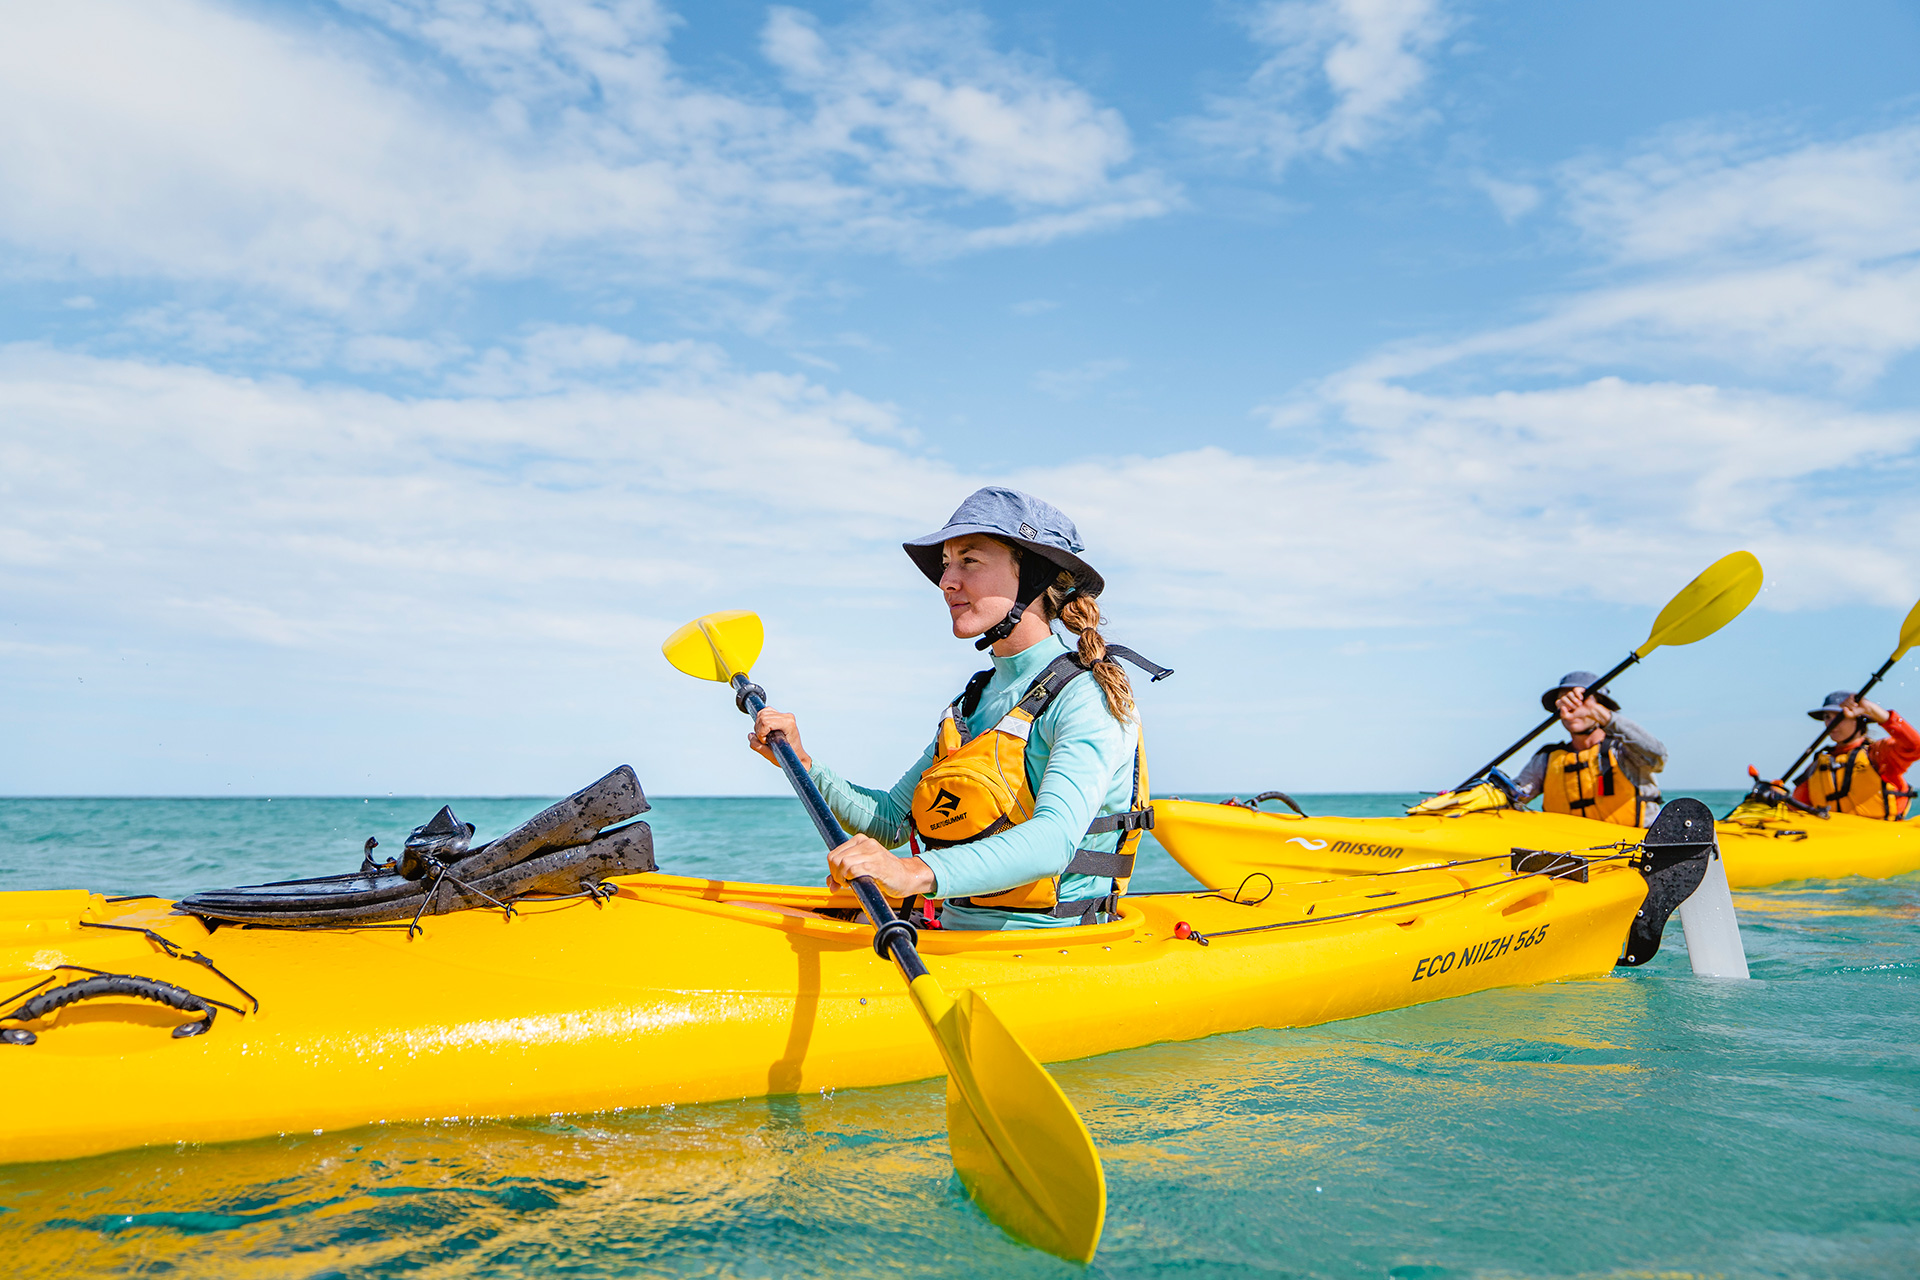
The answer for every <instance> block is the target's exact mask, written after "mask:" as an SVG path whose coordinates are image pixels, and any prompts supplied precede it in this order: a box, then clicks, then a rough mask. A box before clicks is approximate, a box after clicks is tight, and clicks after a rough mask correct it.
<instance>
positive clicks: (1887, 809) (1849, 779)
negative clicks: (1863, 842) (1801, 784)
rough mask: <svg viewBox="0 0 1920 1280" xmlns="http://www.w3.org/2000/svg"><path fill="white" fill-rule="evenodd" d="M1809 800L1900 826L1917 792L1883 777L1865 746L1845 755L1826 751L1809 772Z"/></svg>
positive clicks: (1807, 779)
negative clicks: (1909, 803) (1899, 823)
mask: <svg viewBox="0 0 1920 1280" xmlns="http://www.w3.org/2000/svg"><path fill="white" fill-rule="evenodd" d="M1806 781H1807V798H1808V799H1810V800H1811V801H1813V803H1814V804H1817V805H1820V804H1823V805H1826V806H1827V807H1828V808H1829V809H1832V810H1833V811H1834V812H1835V813H1851V814H1855V815H1857V816H1859V817H1862V818H1885V819H1887V820H1888V821H1889V822H1898V821H1899V820H1900V819H1901V818H1904V817H1905V816H1906V813H1907V802H1908V801H1909V800H1911V799H1912V798H1913V792H1912V791H1911V790H1908V789H1906V788H1903V787H1897V786H1895V785H1894V784H1893V783H1891V782H1888V781H1887V780H1886V779H1885V778H1883V777H1881V776H1880V771H1879V770H1877V769H1875V768H1874V767H1873V761H1872V760H1871V759H1869V758H1868V757H1867V748H1866V746H1865V745H1864V744H1863V745H1861V746H1858V747H1855V748H1854V749H1853V750H1852V751H1849V752H1847V753H1845V754H1844V755H1839V756H1836V755H1835V754H1834V753H1833V752H1832V751H1830V750H1829V751H1822V752H1821V753H1820V754H1819V755H1817V756H1815V757H1814V758H1813V768H1812V769H1811V770H1809V771H1808V772H1807V775H1806Z"/></svg>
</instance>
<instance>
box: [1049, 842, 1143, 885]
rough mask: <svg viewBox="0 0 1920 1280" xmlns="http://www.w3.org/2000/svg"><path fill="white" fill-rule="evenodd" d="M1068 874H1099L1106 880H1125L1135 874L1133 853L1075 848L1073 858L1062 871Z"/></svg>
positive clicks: (1062, 873)
mask: <svg viewBox="0 0 1920 1280" xmlns="http://www.w3.org/2000/svg"><path fill="white" fill-rule="evenodd" d="M1060 874H1061V875H1068V876H1099V877H1101V878H1102V879H1106V880H1125V879H1127V878H1128V877H1129V876H1131V875H1132V874H1133V855H1132V854H1130V853H1102V852H1101V851H1100V850H1098V849H1075V850H1074V851H1073V858H1072V860H1071V861H1069V862H1068V863H1067V865H1066V867H1065V868H1064V869H1063V870H1062V871H1061V873H1060Z"/></svg>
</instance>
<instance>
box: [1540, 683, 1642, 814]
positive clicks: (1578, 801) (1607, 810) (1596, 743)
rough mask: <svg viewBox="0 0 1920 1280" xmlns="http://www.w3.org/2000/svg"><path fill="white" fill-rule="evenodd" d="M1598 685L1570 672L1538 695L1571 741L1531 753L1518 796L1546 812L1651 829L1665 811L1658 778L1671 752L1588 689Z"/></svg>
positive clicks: (1600, 692) (1608, 698) (1604, 694)
mask: <svg viewBox="0 0 1920 1280" xmlns="http://www.w3.org/2000/svg"><path fill="white" fill-rule="evenodd" d="M1593 680H1594V675H1593V672H1591V671H1569V672H1568V673H1567V674H1566V675H1564V676H1562V677H1560V682H1559V683H1558V684H1556V685H1554V686H1553V688H1551V689H1548V690H1547V691H1546V692H1545V693H1543V694H1541V695H1540V705H1541V706H1543V707H1545V708H1546V709H1547V710H1548V711H1552V712H1555V713H1557V714H1558V715H1559V717H1560V727H1561V728H1563V729H1565V730H1566V731H1567V739H1568V740H1567V741H1565V742H1554V743H1549V744H1548V745H1546V746H1544V747H1542V748H1540V749H1539V750H1538V751H1536V752H1534V753H1533V758H1532V759H1530V760H1528V761H1527V767H1526V768H1524V769H1522V770H1521V771H1520V774H1519V776H1518V777H1517V778H1515V779H1514V782H1515V783H1516V784H1518V786H1519V791H1520V799H1521V801H1522V803H1524V802H1525V801H1528V800H1531V799H1533V797H1535V796H1541V797H1543V799H1542V803H1541V806H1540V807H1541V808H1543V809H1544V810H1546V811H1547V812H1548V813H1571V814H1574V815H1576V816H1578V817H1582V818H1593V819H1596V820H1597V821H1600V822H1615V823H1619V824H1620V825H1621V826H1624V827H1645V826H1650V825H1651V824H1652V822H1653V820H1654V818H1655V817H1656V816H1658V815H1659V813H1660V785H1659V784H1658V783H1656V782H1655V781H1654V780H1653V775H1654V774H1656V773H1658V772H1660V770H1662V769H1664V768H1666V765H1667V749H1666V748H1665V747H1664V746H1662V745H1660V739H1658V738H1656V737H1654V736H1653V735H1652V734H1650V733H1648V732H1647V731H1646V730H1645V729H1642V728H1641V727H1640V726H1639V725H1637V724H1635V723H1634V722H1633V721H1631V720H1629V719H1627V718H1626V717H1625V716H1623V715H1621V714H1619V712H1620V704H1619V703H1617V702H1615V701H1614V700H1613V695H1612V694H1610V693H1609V692H1608V691H1607V689H1606V687H1605V686H1602V687H1600V688H1598V689H1594V688H1590V687H1589V686H1591V685H1592V684H1593Z"/></svg>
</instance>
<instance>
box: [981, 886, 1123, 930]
mask: <svg viewBox="0 0 1920 1280" xmlns="http://www.w3.org/2000/svg"><path fill="white" fill-rule="evenodd" d="M947 901H948V902H951V903H954V904H955V905H957V906H962V907H972V906H974V901H973V899H972V898H948V899H947ZM979 909H980V910H982V911H1005V912H1009V913H1010V914H1013V915H1021V916H1048V917H1050V918H1052V919H1055V920H1071V919H1073V918H1074V917H1075V916H1078V917H1079V918H1080V923H1081V924H1098V923H1099V920H1098V919H1097V918H1096V917H1098V916H1099V915H1101V914H1103V913H1104V914H1106V915H1113V914H1114V913H1115V912H1117V911H1119V909H1120V895H1119V894H1118V893H1108V894H1103V895H1101V896H1100V897H1098V898H1075V899H1073V900H1072V901H1071V902H1060V903H1055V904H1054V905H1053V906H1051V907H994V906H982V907H980V908H979Z"/></svg>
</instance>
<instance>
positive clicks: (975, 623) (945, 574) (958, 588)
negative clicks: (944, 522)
mask: <svg viewBox="0 0 1920 1280" xmlns="http://www.w3.org/2000/svg"><path fill="white" fill-rule="evenodd" d="M940 562H941V565H942V566H943V567H942V569H941V573H940V591H941V593H942V594H944V595H945V596H946V598H947V614H948V616H949V617H950V618H952V620H953V634H954V636H955V638H956V639H960V640H971V639H972V638H973V637H975V636H978V635H985V634H986V631H987V628H989V627H991V626H993V624H994V623H996V622H998V621H1000V619H1002V618H1004V617H1006V616H1007V611H1008V610H1010V609H1012V608H1013V600H1014V595H1015V593H1016V592H1018V591H1019V590H1020V569H1019V566H1018V565H1016V564H1015V563H1014V560H1013V548H1012V547H1009V546H1008V545H1007V544H1006V543H1004V542H1000V541H997V540H995V539H993V538H989V537H987V536H986V535H985V534H981V533H975V534H969V535H968V536H966V537H964V538H952V539H949V540H948V541H947V543H946V545H945V546H943V547H941V548H940Z"/></svg>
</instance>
